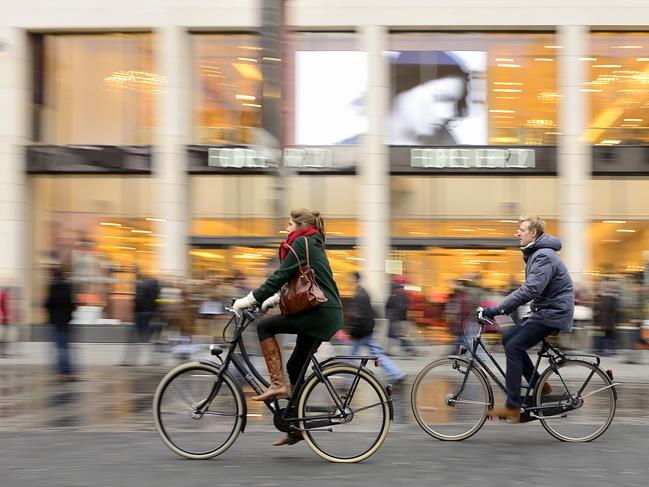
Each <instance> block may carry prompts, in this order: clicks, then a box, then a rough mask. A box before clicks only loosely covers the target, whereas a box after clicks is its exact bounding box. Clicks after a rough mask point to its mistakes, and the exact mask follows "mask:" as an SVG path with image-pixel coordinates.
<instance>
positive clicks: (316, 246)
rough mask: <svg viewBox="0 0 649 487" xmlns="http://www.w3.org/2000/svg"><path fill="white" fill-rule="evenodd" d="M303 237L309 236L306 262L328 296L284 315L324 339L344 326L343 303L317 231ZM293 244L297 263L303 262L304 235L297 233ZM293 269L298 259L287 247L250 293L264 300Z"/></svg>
mask: <svg viewBox="0 0 649 487" xmlns="http://www.w3.org/2000/svg"><path fill="white" fill-rule="evenodd" d="M306 238H307V239H308V240H309V263H310V264H311V267H312V268H313V271H314V272H315V275H316V282H317V284H318V286H319V287H320V289H322V292H323V293H324V294H325V296H326V297H327V302H326V303H322V304H321V305H320V306H318V307H316V308H313V309H310V310H308V311H303V312H302V313H297V314H294V315H291V316H287V318H288V320H289V322H290V323H291V324H292V325H294V326H295V327H296V328H297V329H298V330H300V331H301V332H302V333H305V334H307V335H310V336H312V337H315V338H319V339H320V340H325V341H327V340H329V339H330V338H331V337H332V336H333V334H334V333H336V332H337V331H338V330H340V329H341V328H342V327H343V305H342V301H341V300H340V293H339V292H338V286H336V281H334V276H333V273H332V272H331V266H330V265H329V259H327V254H326V253H325V246H324V238H323V237H322V235H320V234H319V233H316V234H313V235H310V236H308V237H306ZM292 247H293V250H295V252H296V253H297V255H298V256H299V257H300V264H302V265H306V246H305V243H304V237H299V238H298V239H297V240H296V241H295V242H293V245H292ZM296 272H298V263H297V259H296V258H295V255H294V254H293V252H291V251H290V250H289V251H288V255H287V256H286V259H284V262H282V263H281V264H280V266H279V268H278V269H277V270H276V271H275V272H274V273H273V275H272V276H270V277H269V278H268V279H266V282H264V283H263V284H262V285H261V286H260V287H259V288H258V289H256V290H254V291H253V292H252V295H253V296H254V297H255V299H256V300H257V302H258V303H263V302H264V301H265V300H266V299H267V298H269V297H271V296H272V295H273V294H275V293H276V292H278V291H279V290H280V288H281V287H282V286H283V285H284V284H285V283H287V282H288V281H289V279H290V278H291V276H293V274H295V273H296Z"/></svg>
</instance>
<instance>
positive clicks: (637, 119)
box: [624, 118, 642, 122]
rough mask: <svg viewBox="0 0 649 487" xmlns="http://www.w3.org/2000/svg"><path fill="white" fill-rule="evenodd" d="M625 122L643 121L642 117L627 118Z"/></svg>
mask: <svg viewBox="0 0 649 487" xmlns="http://www.w3.org/2000/svg"><path fill="white" fill-rule="evenodd" d="M624 121H625V122H642V119H641V118H625V119H624Z"/></svg>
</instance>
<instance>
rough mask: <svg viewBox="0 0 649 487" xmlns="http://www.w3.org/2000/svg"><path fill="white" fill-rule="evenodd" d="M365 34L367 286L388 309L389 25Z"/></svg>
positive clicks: (362, 207) (361, 214)
mask: <svg viewBox="0 0 649 487" xmlns="http://www.w3.org/2000/svg"><path fill="white" fill-rule="evenodd" d="M360 39H361V46H360V49H361V50H362V51H365V52H367V55H368V71H369V76H368V86H367V99H366V101H365V104H366V109H367V114H368V130H367V133H366V134H365V135H364V136H363V137H362V142H361V146H360V148H359V150H360V157H359V161H358V162H359V164H358V166H357V180H358V187H359V191H358V194H359V205H358V220H359V230H360V239H359V241H360V256H361V257H362V258H363V259H364V265H363V274H364V278H363V285H364V286H365V287H366V289H367V290H368V292H369V293H370V296H371V297H372V299H373V301H374V304H375V305H376V306H377V308H378V307H381V308H382V305H383V303H385V302H386V300H387V296H388V279H387V276H386V274H385V261H386V259H387V258H388V255H389V251H390V161H389V153H388V147H387V146H386V145H385V121H386V117H387V112H388V103H389V75H388V62H387V59H386V57H385V56H384V55H383V52H384V51H385V50H387V47H388V46H387V39H388V33H387V30H386V28H385V27H383V26H377V25H369V26H362V27H361V28H360Z"/></svg>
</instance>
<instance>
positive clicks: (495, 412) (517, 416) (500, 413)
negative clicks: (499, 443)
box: [487, 406, 521, 423]
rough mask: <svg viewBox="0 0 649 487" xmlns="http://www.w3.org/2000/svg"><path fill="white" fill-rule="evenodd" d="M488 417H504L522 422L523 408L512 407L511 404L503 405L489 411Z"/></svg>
mask: <svg viewBox="0 0 649 487" xmlns="http://www.w3.org/2000/svg"><path fill="white" fill-rule="evenodd" d="M487 418H489V419H503V420H508V421H512V422H513V423H520V421H521V410H520V409H519V408H510V407H509V406H502V407H498V408H494V409H489V410H488V411H487Z"/></svg>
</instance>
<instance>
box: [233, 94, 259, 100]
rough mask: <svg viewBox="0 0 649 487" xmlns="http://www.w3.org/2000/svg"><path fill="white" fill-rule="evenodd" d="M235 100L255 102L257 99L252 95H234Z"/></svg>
mask: <svg viewBox="0 0 649 487" xmlns="http://www.w3.org/2000/svg"><path fill="white" fill-rule="evenodd" d="M234 97H235V98H236V99H237V100H246V101H255V100H256V99H257V97H256V96H254V95H235V96H234Z"/></svg>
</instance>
